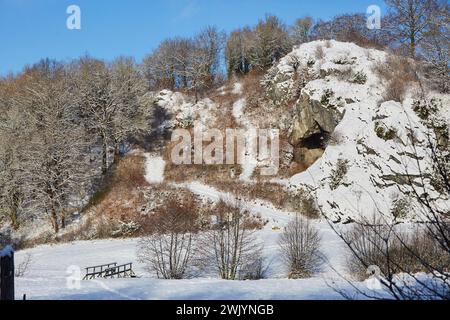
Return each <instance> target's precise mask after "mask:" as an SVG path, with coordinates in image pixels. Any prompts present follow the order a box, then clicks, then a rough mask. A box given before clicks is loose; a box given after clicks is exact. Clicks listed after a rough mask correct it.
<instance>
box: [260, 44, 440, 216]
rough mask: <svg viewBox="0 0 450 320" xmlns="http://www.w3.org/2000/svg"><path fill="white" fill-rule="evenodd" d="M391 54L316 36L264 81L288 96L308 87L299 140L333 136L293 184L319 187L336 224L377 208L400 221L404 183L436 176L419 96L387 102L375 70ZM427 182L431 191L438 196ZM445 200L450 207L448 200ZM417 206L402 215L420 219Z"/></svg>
mask: <svg viewBox="0 0 450 320" xmlns="http://www.w3.org/2000/svg"><path fill="white" fill-rule="evenodd" d="M386 57H387V54H386V53H385V52H383V51H379V50H374V49H364V48H361V47H358V46H356V45H355V44H352V43H342V42H337V41H314V42H310V43H306V44H303V45H301V46H299V47H297V48H296V49H294V50H293V52H291V53H290V54H288V55H287V56H286V57H284V58H283V59H281V61H280V62H279V64H278V65H277V66H275V67H274V68H272V70H270V71H269V74H268V76H267V77H266V79H265V82H266V86H267V87H269V88H270V89H271V90H272V92H274V93H275V95H278V96H280V97H283V96H285V97H287V98H286V99H289V97H292V96H293V95H294V94H295V92H296V90H298V89H299V86H300V88H301V93H300V95H299V98H298V101H297V103H296V105H295V106H294V108H296V118H295V119H294V120H293V123H292V129H291V130H292V132H291V140H292V142H293V143H294V144H295V143H298V144H301V143H302V141H305V140H307V139H308V138H311V137H313V136H314V134H323V133H325V134H327V135H331V140H332V141H331V142H330V143H328V145H327V146H326V148H325V151H324V154H323V155H322V157H320V158H319V160H317V161H316V162H315V163H314V164H313V165H312V166H311V167H309V169H308V170H306V171H305V172H302V173H300V174H297V175H295V176H293V177H292V178H291V179H290V180H289V184H290V186H291V188H298V187H305V186H306V187H308V188H309V189H313V190H315V191H316V194H317V198H318V203H319V205H320V206H321V207H322V209H323V211H324V213H325V214H327V215H329V216H330V217H332V218H333V219H335V220H337V221H346V220H348V219H358V218H359V217H361V216H369V215H372V214H374V213H376V214H381V213H382V214H386V216H387V218H388V219H390V218H393V216H392V215H391V214H390V212H391V209H392V207H393V206H394V205H395V202H396V201H398V200H399V199H400V198H401V197H402V196H403V195H402V194H400V193H399V192H398V185H399V184H401V185H402V187H405V188H407V186H406V183H405V179H406V177H408V176H409V177H411V178H412V179H413V181H414V183H417V185H418V186H421V181H419V180H420V179H419V175H420V173H422V174H423V173H425V175H427V174H431V167H430V154H429V153H430V152H429V145H428V143H429V141H428V139H427V134H428V133H429V131H428V129H427V128H426V126H425V125H424V124H422V122H421V119H420V118H419V117H418V115H417V114H416V113H415V112H414V110H413V107H412V105H413V102H414V96H413V95H411V93H409V98H408V99H405V100H404V101H403V102H402V103H401V102H395V101H386V102H382V101H383V93H384V89H385V88H384V86H385V84H384V83H382V82H381V80H380V76H378V75H377V74H376V72H375V71H374V70H375V68H376V66H377V65H378V66H379V65H380V64H383V63H385V61H386ZM305 74H308V78H306V79H305V80H304V83H299V81H298V80H297V79H299V78H300V79H302V77H303V78H305ZM410 89H411V90H410V92H411V91H413V90H412V89H413V88H410ZM305 150H306V152H307V151H308V150H307V149H305ZM425 180H426V181H425V182H426V183H427V192H429V193H431V194H432V195H433V196H434V197H436V198H438V197H439V195H438V194H437V193H436V192H434V190H433V189H432V188H431V186H428V185H429V180H427V179H425ZM419 189H421V188H419ZM440 200H441V201H442V203H443V204H444V205H447V206H448V199H440ZM411 206H413V203H411ZM414 211H415V210H414V209H413V208H411V209H410V210H407V212H405V216H402V217H397V218H400V219H401V218H417V217H414V214H415V212H414Z"/></svg>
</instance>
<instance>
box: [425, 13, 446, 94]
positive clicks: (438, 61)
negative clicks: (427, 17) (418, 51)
mask: <svg viewBox="0 0 450 320" xmlns="http://www.w3.org/2000/svg"><path fill="white" fill-rule="evenodd" d="M449 26H450V9H449V5H448V4H447V5H441V6H439V7H438V10H436V11H435V12H434V13H433V15H432V21H431V26H430V28H429V30H428V32H427V34H426V35H425V37H424V39H423V41H422V44H421V48H422V49H423V50H422V54H423V56H424V58H425V60H426V62H427V63H428V69H429V70H428V75H429V78H430V82H431V83H432V85H433V87H434V88H435V89H437V90H439V91H440V92H442V93H448V92H449V91H450V85H449V83H450V75H449V62H450V57H449V54H450V47H449V43H450V39H449V37H450V27H449Z"/></svg>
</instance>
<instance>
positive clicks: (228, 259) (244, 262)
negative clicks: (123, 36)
mask: <svg viewBox="0 0 450 320" xmlns="http://www.w3.org/2000/svg"><path fill="white" fill-rule="evenodd" d="M215 214H216V217H217V223H216V224H215V225H213V226H212V227H211V230H209V231H207V232H205V233H204V234H203V235H202V239H201V242H200V248H201V254H202V256H203V260H204V263H206V264H207V265H210V266H213V267H214V269H215V270H216V271H217V272H218V274H219V276H220V277H221V278H222V279H227V280H235V279H236V278H238V277H239V275H240V274H241V273H246V272H248V267H249V266H251V265H254V263H255V262H256V261H258V260H260V259H261V251H262V246H261V244H260V243H259V242H258V241H257V240H256V238H255V237H254V232H253V231H252V230H250V229H249V228H248V223H247V222H248V212H247V211H246V210H244V208H243V207H242V206H241V205H239V204H235V205H232V206H231V205H228V204H227V203H225V202H224V201H221V202H219V203H218V204H217V207H216V212H215ZM260 261H261V260H260Z"/></svg>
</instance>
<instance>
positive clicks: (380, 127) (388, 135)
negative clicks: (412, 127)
mask: <svg viewBox="0 0 450 320" xmlns="http://www.w3.org/2000/svg"><path fill="white" fill-rule="evenodd" d="M375 133H376V135H377V137H378V138H380V139H383V140H386V141H387V140H392V139H394V138H395V137H396V136H397V131H396V130H395V129H393V128H388V127H386V126H385V125H384V124H382V123H381V122H379V121H377V122H375Z"/></svg>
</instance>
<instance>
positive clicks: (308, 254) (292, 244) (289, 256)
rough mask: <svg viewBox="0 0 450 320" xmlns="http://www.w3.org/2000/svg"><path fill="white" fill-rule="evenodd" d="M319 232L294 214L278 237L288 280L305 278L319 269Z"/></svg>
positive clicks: (305, 220) (306, 220) (307, 221)
mask: <svg viewBox="0 0 450 320" xmlns="http://www.w3.org/2000/svg"><path fill="white" fill-rule="evenodd" d="M320 243H321V238H320V235H319V232H318V231H317V230H316V229H315V228H314V227H313V226H312V225H311V224H310V222H309V220H308V219H305V218H302V217H301V216H300V215H299V214H296V216H295V218H294V219H293V220H292V221H291V222H289V224H288V225H287V226H286V228H285V230H284V231H283V233H282V234H281V236H280V240H279V246H280V250H281V253H282V256H283V259H284V261H285V263H286V264H287V266H288V269H289V278H294V279H295V278H307V277H310V276H311V275H312V274H313V273H314V272H315V271H317V270H318V269H319V268H320V265H321V261H322V259H321V256H320V252H319V249H320Z"/></svg>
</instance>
